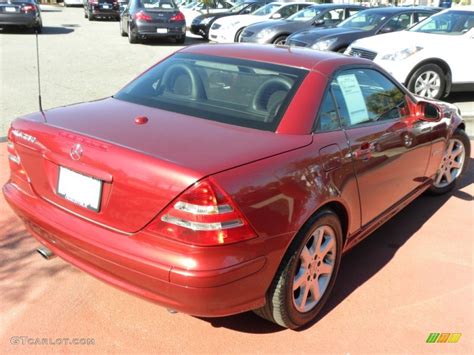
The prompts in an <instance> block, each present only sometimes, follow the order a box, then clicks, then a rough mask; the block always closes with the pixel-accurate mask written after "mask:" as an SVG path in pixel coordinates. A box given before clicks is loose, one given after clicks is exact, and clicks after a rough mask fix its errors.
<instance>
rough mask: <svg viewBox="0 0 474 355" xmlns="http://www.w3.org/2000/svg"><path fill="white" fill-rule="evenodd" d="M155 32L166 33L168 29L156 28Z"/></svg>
mask: <svg viewBox="0 0 474 355" xmlns="http://www.w3.org/2000/svg"><path fill="white" fill-rule="evenodd" d="M156 32H157V33H168V29H167V28H157V29H156Z"/></svg>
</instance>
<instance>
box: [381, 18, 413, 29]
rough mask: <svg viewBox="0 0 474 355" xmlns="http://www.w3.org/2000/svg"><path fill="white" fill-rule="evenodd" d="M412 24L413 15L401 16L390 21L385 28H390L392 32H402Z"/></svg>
mask: <svg viewBox="0 0 474 355" xmlns="http://www.w3.org/2000/svg"><path fill="white" fill-rule="evenodd" d="M410 24H411V14H401V15H399V16H394V17H392V18H391V19H390V21H388V22H387V23H386V24H385V26H384V28H386V29H388V28H390V29H391V30H392V31H401V30H404V29H406V28H408V27H410Z"/></svg>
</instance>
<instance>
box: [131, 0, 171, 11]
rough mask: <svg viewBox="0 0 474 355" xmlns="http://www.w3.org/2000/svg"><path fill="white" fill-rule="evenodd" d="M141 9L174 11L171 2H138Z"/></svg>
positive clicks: (152, 0) (161, 0)
mask: <svg viewBox="0 0 474 355" xmlns="http://www.w3.org/2000/svg"><path fill="white" fill-rule="evenodd" d="M139 3H140V4H141V7H143V8H145V9H150V10H153V9H176V5H175V3H174V2H173V0H140V1H139Z"/></svg>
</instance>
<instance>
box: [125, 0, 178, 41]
mask: <svg viewBox="0 0 474 355" xmlns="http://www.w3.org/2000/svg"><path fill="white" fill-rule="evenodd" d="M120 34H121V35H122V36H124V37H125V36H128V41H129V42H130V43H137V42H139V41H140V40H145V39H149V38H173V39H174V40H176V43H184V41H185V40H186V21H185V19H184V15H183V13H182V12H181V11H179V9H178V7H177V6H176V4H175V3H174V1H173V0H130V2H129V3H128V6H127V7H126V8H125V10H124V11H123V12H122V13H121V14H120Z"/></svg>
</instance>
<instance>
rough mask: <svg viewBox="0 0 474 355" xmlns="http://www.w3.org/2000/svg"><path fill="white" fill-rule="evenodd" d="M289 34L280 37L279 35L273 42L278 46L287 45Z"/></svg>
mask: <svg viewBox="0 0 474 355" xmlns="http://www.w3.org/2000/svg"><path fill="white" fill-rule="evenodd" d="M287 37H288V36H280V37H277V38H276V39H275V40H274V41H273V44H276V45H277V46H283V45H285V43H286V38H287Z"/></svg>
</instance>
